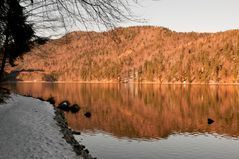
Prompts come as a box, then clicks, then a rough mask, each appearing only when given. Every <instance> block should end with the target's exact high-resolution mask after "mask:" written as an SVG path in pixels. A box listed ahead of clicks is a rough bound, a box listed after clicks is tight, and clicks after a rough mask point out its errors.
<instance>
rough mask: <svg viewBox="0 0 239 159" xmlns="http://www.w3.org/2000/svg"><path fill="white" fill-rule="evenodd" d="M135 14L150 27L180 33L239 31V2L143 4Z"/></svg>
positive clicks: (153, 0) (154, 0)
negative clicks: (165, 28) (145, 20)
mask: <svg viewBox="0 0 239 159" xmlns="http://www.w3.org/2000/svg"><path fill="white" fill-rule="evenodd" d="M139 3H140V6H136V7H132V11H133V12H134V14H135V15H137V16H139V17H140V18H145V19H147V22H146V23H133V22H130V23H125V24H122V26H130V25H153V26H163V27H167V28H169V29H171V30H174V31H178V32H190V31H195V32H218V31H225V30H230V29H239V0H141V1H139Z"/></svg>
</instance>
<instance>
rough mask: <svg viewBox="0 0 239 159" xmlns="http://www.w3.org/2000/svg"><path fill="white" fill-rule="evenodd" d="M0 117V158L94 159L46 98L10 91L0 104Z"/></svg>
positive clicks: (60, 111) (62, 116) (60, 113)
mask: <svg viewBox="0 0 239 159" xmlns="http://www.w3.org/2000/svg"><path fill="white" fill-rule="evenodd" d="M0 119H1V120H0V126H1V129H0V139H1V141H2V142H1V143H2V144H0V158H19V157H20V158H26V159H28V158H32V157H33V158H39V157H43V158H81V159H96V158H93V157H92V156H91V155H90V154H89V151H88V150H87V149H86V148H85V146H84V145H81V144H79V142H78V141H77V140H76V139H75V137H74V135H73V134H74V132H73V130H71V129H70V128H69V127H68V124H67V121H66V119H65V116H64V112H63V111H62V110H60V109H58V108H56V107H55V106H54V105H53V104H51V103H50V102H49V101H45V100H40V99H37V98H34V97H31V96H23V95H19V94H15V93H10V95H9V98H8V99H6V100H5V103H1V104H0ZM9 152H11V153H9Z"/></svg>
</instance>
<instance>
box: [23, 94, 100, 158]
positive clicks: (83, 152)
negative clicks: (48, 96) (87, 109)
mask: <svg viewBox="0 0 239 159" xmlns="http://www.w3.org/2000/svg"><path fill="white" fill-rule="evenodd" d="M22 96H24V95H22ZM24 97H31V98H33V99H35V100H37V99H38V100H40V101H43V102H47V103H49V104H50V105H52V107H53V109H54V115H55V116H54V120H55V121H56V122H57V125H58V126H59V127H60V132H61V133H62V135H63V139H64V140H65V141H66V142H67V143H68V144H69V145H71V147H72V148H73V151H74V152H75V153H76V155H78V156H81V157H83V159H97V158H96V157H92V156H91V155H90V154H89V150H88V149H86V147H85V146H84V145H81V144H79V142H78V141H77V140H76V139H75V137H74V133H73V131H72V130H71V129H70V128H69V126H68V123H67V121H66V119H65V115H64V111H63V110H61V109H59V108H57V107H56V106H55V105H54V104H52V103H51V102H49V101H47V100H43V99H39V98H35V97H32V96H24Z"/></svg>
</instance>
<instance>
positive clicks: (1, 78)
mask: <svg viewBox="0 0 239 159" xmlns="http://www.w3.org/2000/svg"><path fill="white" fill-rule="evenodd" d="M6 61H7V53H6V51H5V50H4V52H3V59H2V65H1V71H0V81H2V80H3V78H4V68H5V64H6Z"/></svg>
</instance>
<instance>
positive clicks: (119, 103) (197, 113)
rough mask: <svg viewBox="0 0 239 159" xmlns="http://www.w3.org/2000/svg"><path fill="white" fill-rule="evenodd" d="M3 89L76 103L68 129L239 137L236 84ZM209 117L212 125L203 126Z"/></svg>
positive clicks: (150, 135)
mask: <svg viewBox="0 0 239 159" xmlns="http://www.w3.org/2000/svg"><path fill="white" fill-rule="evenodd" d="M8 88H11V89H12V90H15V91H16V92H17V93H20V94H23V95H31V96H34V97H42V98H43V99H45V100H46V99H48V98H49V97H50V96H53V97H54V98H55V99H56V103H60V102H61V101H63V100H68V101H70V102H71V104H75V103H76V104H79V105H80V107H81V109H80V111H79V112H78V113H76V114H73V113H66V114H65V115H66V118H67V120H68V123H69V125H70V126H71V127H72V128H73V129H76V130H80V131H83V132H84V131H96V130H99V131H104V132H107V133H110V134H112V135H113V136H116V137H119V138H121V137H127V138H141V139H153V138H166V137H168V136H169V135H170V134H172V133H184V132H188V133H204V132H208V133H217V134H220V135H228V136H231V137H238V135H239V100H238V99H239V89H238V88H239V87H238V86H216V85H213V86H209V85H192V86H189V85H186V86H184V85H161V86H160V85H138V84H135V85H133V84H132V85H127V84H125V85H124V84H49V83H48V84H47V83H17V84H9V85H8ZM86 112H91V114H92V116H91V118H86V117H85V116H84V113H86ZM208 118H211V119H213V120H214V121H215V122H214V123H213V124H212V125H208V123H207V120H208Z"/></svg>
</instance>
